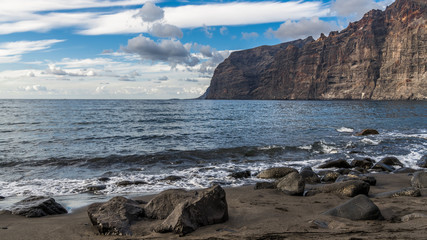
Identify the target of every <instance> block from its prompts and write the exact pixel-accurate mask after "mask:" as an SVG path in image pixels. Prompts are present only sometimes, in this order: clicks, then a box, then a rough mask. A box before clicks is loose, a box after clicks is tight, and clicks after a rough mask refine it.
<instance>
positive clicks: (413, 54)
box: [205, 0, 427, 100]
mask: <svg viewBox="0 0 427 240" xmlns="http://www.w3.org/2000/svg"><path fill="white" fill-rule="evenodd" d="M426 8H427V2H426V1H425V0H396V2H394V3H393V4H392V5H390V6H389V7H388V8H387V9H386V10H385V11H380V10H372V11H370V12H368V13H366V14H365V15H364V16H363V18H362V19H361V20H360V21H358V22H354V23H350V24H349V26H348V27H347V28H346V29H344V30H342V31H341V32H331V33H330V34H329V36H328V37H325V36H324V35H323V34H322V36H321V37H320V38H319V39H317V40H314V39H313V38H311V37H309V38H307V39H304V40H297V41H293V42H287V43H283V44H279V45H275V46H262V47H257V48H254V49H249V50H244V51H239V52H234V53H232V54H231V55H230V56H229V57H228V58H227V59H226V60H225V61H224V62H223V63H221V64H220V65H219V66H218V67H217V69H216V70H215V73H214V76H213V77H212V80H211V85H210V87H209V88H208V90H207V92H206V94H205V95H206V98H207V99H374V100H391V99H417V100H422V99H427V72H426V70H427V31H426V27H427V12H426Z"/></svg>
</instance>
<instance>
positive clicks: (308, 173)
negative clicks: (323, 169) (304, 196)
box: [300, 167, 320, 184]
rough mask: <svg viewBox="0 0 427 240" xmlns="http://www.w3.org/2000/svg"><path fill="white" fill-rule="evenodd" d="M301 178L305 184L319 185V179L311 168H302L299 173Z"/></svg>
mask: <svg viewBox="0 0 427 240" xmlns="http://www.w3.org/2000/svg"><path fill="white" fill-rule="evenodd" d="M300 175H301V177H302V178H303V179H304V182H305V183H307V184H315V183H320V177H319V176H318V175H317V174H316V173H315V172H314V171H313V169H311V167H304V168H302V169H301V171H300Z"/></svg>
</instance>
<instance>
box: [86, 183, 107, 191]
mask: <svg viewBox="0 0 427 240" xmlns="http://www.w3.org/2000/svg"><path fill="white" fill-rule="evenodd" d="M106 188H107V186H106V185H90V186H87V187H86V189H87V190H88V191H89V192H95V191H100V190H104V189H106Z"/></svg>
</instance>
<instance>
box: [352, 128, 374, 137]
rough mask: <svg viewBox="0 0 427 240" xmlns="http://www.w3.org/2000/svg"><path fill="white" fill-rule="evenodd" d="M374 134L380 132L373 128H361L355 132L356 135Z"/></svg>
mask: <svg viewBox="0 0 427 240" xmlns="http://www.w3.org/2000/svg"><path fill="white" fill-rule="evenodd" d="M376 134H380V133H379V132H378V131H377V130H375V129H370V128H367V129H363V130H362V131H360V132H358V133H356V136H367V135H376Z"/></svg>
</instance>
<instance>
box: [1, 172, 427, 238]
mask: <svg viewBox="0 0 427 240" xmlns="http://www.w3.org/2000/svg"><path fill="white" fill-rule="evenodd" d="M374 176H375V178H376V179H377V185H376V186H371V190H370V195H372V194H376V193H381V192H387V191H392V190H398V189H401V188H404V187H409V186H410V177H409V176H408V175H407V174H375V175H374ZM225 190H226V194H227V203H228V211H229V217H230V218H229V220H228V221H227V222H225V223H222V224H216V225H211V226H206V227H202V228H199V229H198V230H196V231H195V232H193V233H190V234H188V235H186V236H185V237H178V235H175V234H159V233H154V232H151V231H149V229H150V228H151V227H152V224H153V223H152V222H149V221H141V222H138V223H136V224H135V225H133V226H132V230H133V232H134V235H140V236H132V237H130V236H123V237H121V236H101V235H99V234H97V231H96V229H95V228H94V227H93V226H92V224H91V223H90V221H89V218H88V216H87V213H86V208H82V209H78V210H74V211H73V213H71V214H66V215H56V216H48V217H42V218H25V217H21V216H14V215H0V239H2V240H9V239H10V240H12V239H13V240H15V239H19V240H25V239H32V240H34V239H45V240H49V239H52V240H63V239H70V240H75V239H105V240H110V239H176V238H180V239H284V238H288V239H425V238H426V236H427V218H419V219H414V220H410V221H407V222H402V221H400V219H401V217H402V216H404V215H407V214H411V213H422V214H427V189H424V190H423V191H422V196H421V197H396V198H378V199H377V198H372V199H371V200H372V201H373V202H374V203H375V204H376V205H377V206H378V207H379V208H380V210H381V213H382V215H383V216H384V217H385V220H382V221H379V220H370V221H351V220H347V219H343V218H336V217H329V216H324V215H321V213H322V212H325V211H326V210H328V209H330V208H333V207H335V206H337V205H339V204H341V203H343V202H345V201H347V200H349V199H350V198H346V197H339V196H337V195H334V194H324V193H322V194H317V195H314V196H309V197H298V196H288V195H285V194H283V193H281V192H279V191H278V190H274V189H262V190H254V188H253V186H244V187H238V188H226V189H225ZM151 198H152V196H144V197H141V198H139V199H142V200H146V201H148V200H150V199H151ZM316 223H317V224H316ZM325 224H326V225H325ZM141 235H145V236H141Z"/></svg>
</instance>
